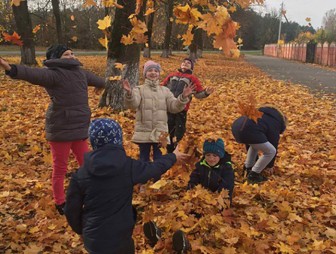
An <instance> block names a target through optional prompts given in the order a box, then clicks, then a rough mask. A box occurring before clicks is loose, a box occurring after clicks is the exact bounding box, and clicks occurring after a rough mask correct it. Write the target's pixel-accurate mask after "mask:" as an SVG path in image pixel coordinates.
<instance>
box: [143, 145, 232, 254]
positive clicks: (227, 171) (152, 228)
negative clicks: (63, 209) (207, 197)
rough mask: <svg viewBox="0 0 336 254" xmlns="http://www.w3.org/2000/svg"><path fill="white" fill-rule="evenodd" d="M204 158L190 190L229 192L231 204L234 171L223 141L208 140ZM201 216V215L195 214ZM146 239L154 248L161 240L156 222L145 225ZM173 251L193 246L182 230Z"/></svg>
mask: <svg viewBox="0 0 336 254" xmlns="http://www.w3.org/2000/svg"><path fill="white" fill-rule="evenodd" d="M203 155H204V156H203V157H202V159H201V160H200V161H199V162H197V163H196V169H194V170H193V172H192V173H191V175H190V180H189V183H188V189H191V188H193V187H195V186H196V185H198V184H200V185H202V186H203V187H204V188H206V189H208V190H210V191H212V192H216V191H218V192H220V191H221V190H223V189H226V190H228V191H229V198H230V204H231V203H232V195H233V189H234V178H235V177H234V170H233V168H232V164H231V156H230V155H229V154H228V153H226V152H225V149H224V141H223V140H222V139H220V138H219V139H217V140H213V139H211V140H206V141H205V142H204V144H203ZM195 215H196V216H201V215H200V214H195ZM143 230H144V234H145V236H146V238H147V239H148V241H149V244H150V245H151V246H154V245H155V244H156V243H157V242H158V240H159V239H160V238H161V232H162V230H161V228H159V227H158V226H157V225H156V223H155V222H154V221H149V222H146V223H145V224H144V225H143ZM172 242H173V249H174V250H175V251H176V252H177V253H181V254H182V253H187V252H188V251H190V250H191V245H190V243H189V241H188V239H187V236H186V235H185V233H184V232H183V231H182V230H177V231H176V232H175V233H174V234H173V241H172Z"/></svg>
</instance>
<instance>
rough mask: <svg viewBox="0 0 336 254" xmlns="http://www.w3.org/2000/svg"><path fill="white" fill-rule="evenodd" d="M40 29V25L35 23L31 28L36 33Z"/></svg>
mask: <svg viewBox="0 0 336 254" xmlns="http://www.w3.org/2000/svg"><path fill="white" fill-rule="evenodd" d="M40 29H41V25H36V26H35V27H34V29H33V31H32V32H33V34H36V33H37V32H38V31H39V30H40Z"/></svg>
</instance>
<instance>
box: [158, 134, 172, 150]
mask: <svg viewBox="0 0 336 254" xmlns="http://www.w3.org/2000/svg"><path fill="white" fill-rule="evenodd" d="M168 136H169V134H168V133H167V132H161V133H160V136H159V140H158V141H159V145H160V147H162V148H166V147H167V145H168Z"/></svg>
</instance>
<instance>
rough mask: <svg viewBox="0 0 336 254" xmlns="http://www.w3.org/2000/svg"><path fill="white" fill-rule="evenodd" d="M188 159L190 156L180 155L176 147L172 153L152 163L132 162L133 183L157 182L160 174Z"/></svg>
mask: <svg viewBox="0 0 336 254" xmlns="http://www.w3.org/2000/svg"><path fill="white" fill-rule="evenodd" d="M189 157H190V156H189V155H188V154H185V153H181V152H180V151H179V150H178V147H176V149H175V150H174V152H173V153H169V154H166V155H163V156H162V157H160V158H159V159H157V160H155V161H154V162H142V161H136V160H134V161H133V167H132V179H133V183H134V184H137V183H146V182H147V181H149V180H151V179H154V181H157V180H159V179H160V177H161V175H162V174H164V173H165V172H166V171H167V170H168V169H170V168H171V167H172V166H173V165H174V164H175V163H176V161H184V160H186V159H187V158H189Z"/></svg>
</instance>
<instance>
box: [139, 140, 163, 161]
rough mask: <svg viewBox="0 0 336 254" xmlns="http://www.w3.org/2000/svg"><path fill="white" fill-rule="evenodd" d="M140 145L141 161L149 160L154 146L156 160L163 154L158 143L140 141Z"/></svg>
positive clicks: (154, 158)
mask: <svg viewBox="0 0 336 254" xmlns="http://www.w3.org/2000/svg"><path fill="white" fill-rule="evenodd" d="M138 145H139V148H140V160H141V161H144V162H147V161H149V155H150V151H151V147H153V160H156V159H158V158H160V157H161V156H162V153H161V150H160V149H159V146H158V145H159V144H158V143H139V144H138Z"/></svg>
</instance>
